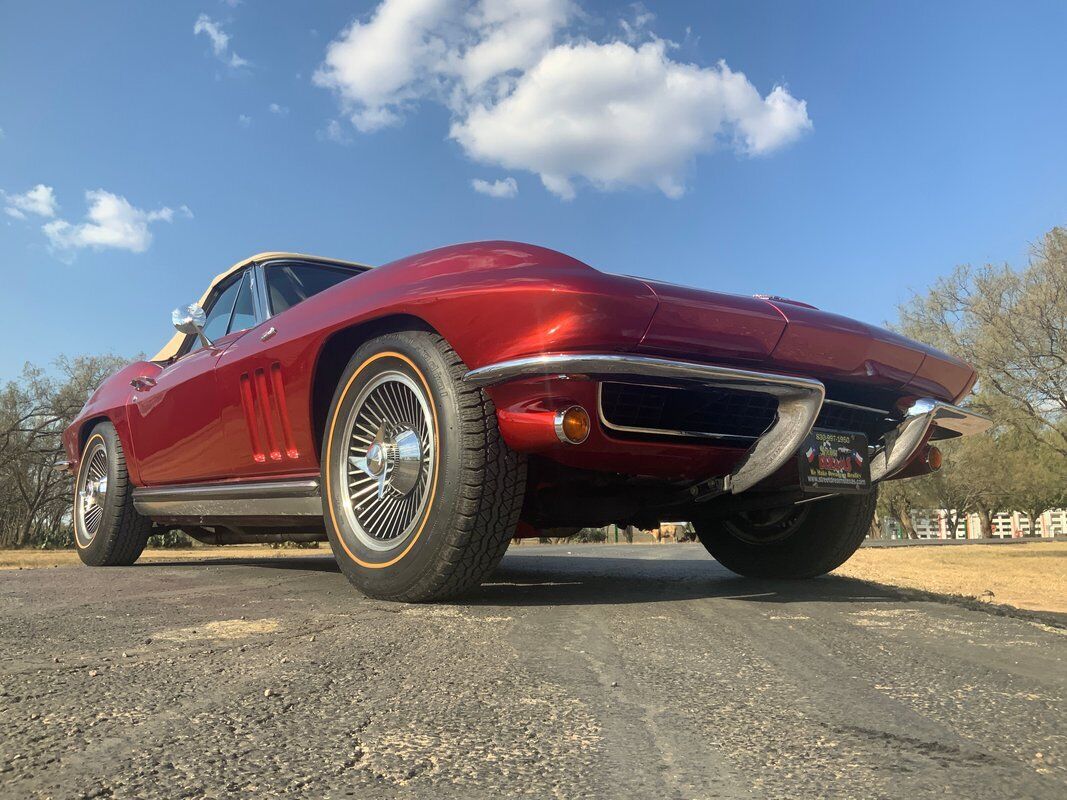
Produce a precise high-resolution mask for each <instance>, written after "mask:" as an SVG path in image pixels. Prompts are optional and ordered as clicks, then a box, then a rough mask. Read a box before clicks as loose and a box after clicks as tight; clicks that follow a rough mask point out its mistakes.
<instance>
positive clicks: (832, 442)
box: [797, 428, 871, 494]
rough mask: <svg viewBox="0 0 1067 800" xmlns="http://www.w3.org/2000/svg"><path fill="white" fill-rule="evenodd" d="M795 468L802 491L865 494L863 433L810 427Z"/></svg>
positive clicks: (866, 462) (866, 475)
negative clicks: (798, 474) (810, 429)
mask: <svg viewBox="0 0 1067 800" xmlns="http://www.w3.org/2000/svg"><path fill="white" fill-rule="evenodd" d="M797 472H799V473H800V488H801V489H803V490H804V491H805V492H820V493H823V494H825V493H826V492H834V493H836V494H866V493H867V492H869V491H870V490H871V465H870V459H869V458H868V453H867V436H866V434H863V433H856V432H855V431H832V430H827V429H825V428H814V429H813V430H812V431H811V433H809V434H808V437H807V438H806V439H805V440H804V443H803V444H802V445H801V446H800V452H799V453H798V454H797Z"/></svg>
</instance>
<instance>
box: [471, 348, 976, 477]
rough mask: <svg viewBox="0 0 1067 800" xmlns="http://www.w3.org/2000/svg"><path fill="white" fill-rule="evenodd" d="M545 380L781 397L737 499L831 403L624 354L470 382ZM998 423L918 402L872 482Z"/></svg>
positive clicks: (785, 388) (480, 372)
mask: <svg viewBox="0 0 1067 800" xmlns="http://www.w3.org/2000/svg"><path fill="white" fill-rule="evenodd" d="M538 377H543V378H570V379H586V380H600V379H605V378H606V379H610V380H614V381H625V380H626V379H627V378H633V379H636V380H642V381H646V382H647V381H648V380H650V379H660V380H664V381H670V382H672V383H679V382H680V383H692V384H695V385H702V386H711V387H715V388H719V389H737V390H742V391H747V392H759V393H762V394H769V395H773V396H775V397H776V398H778V414H777V418H776V420H775V422H774V424H773V425H771V426H770V427H769V428H768V429H767V430H766V431H764V433H763V435H762V436H760V437H759V438H758V439H757V440H756V441H755V443H754V444H753V445H752V446H751V447H750V448H749V449H748V451H747V452H746V453H745V455H744V457H743V458H742V459H741V461H740V462H738V464H737V465H736V466H735V467H734V469H733V471H732V472H731V473H730V474H729V475H728V476H726V478H725V479H724V480H723V489H724V490H725V491H729V492H731V493H734V494H736V493H738V492H743V491H745V490H746V489H749V488H751V487H752V486H754V485H756V484H757V483H759V482H760V481H762V480H764V479H765V478H768V477H770V476H771V475H773V474H774V473H775V472H776V471H777V470H778V469H779V468H780V467H781V466H782V465H783V464H785V462H786V461H788V460H789V459H790V457H792V456H793V455H794V454H795V453H796V452H797V450H798V449H799V448H800V444H801V443H802V442H803V441H804V439H805V438H806V437H807V435H808V434H809V433H810V432H811V429H812V426H813V425H814V424H815V420H816V418H818V416H819V412H820V410H821V409H822V404H823V400H824V399H825V397H826V388H825V387H824V386H823V384H822V383H821V382H820V381H817V380H813V379H811V378H799V377H795V376H792V375H778V374H774V373H769V372H755V371H751V370H743V369H734V368H732V367H717V366H713V365H710V364H696V363H692V362H687V361H674V360H670V359H665V358H652V357H648V356H634V355H624V354H612V355H608V354H605V355H600V354H559V355H543V356H533V357H529V358H517V359H514V360H512V361H502V362H499V363H497V364H490V365H488V366H485V367H480V368H478V369H473V370H471V371H470V372H468V373H467V375H466V376H465V378H464V380H465V381H466V382H467V383H470V384H472V385H474V386H479V387H487V386H495V385H498V384H501V383H508V382H510V381H515V380H523V379H526V378H538ZM991 424H992V422H991V421H990V420H989V419H987V418H986V417H983V416H981V415H980V414H975V413H974V412H971V411H966V410H965V409H962V408H957V407H956V406H953V405H949V404H947V403H942V402H940V401H937V400H932V399H930V398H923V399H922V400H918V401H916V402H915V403H914V404H913V405H912V407H911V408H909V409H908V411H907V412H906V414H905V418H904V421H903V422H901V423H900V425H899V427H898V428H897V429H896V430H895V431H893V432H891V433H890V434H888V435H887V436H886V437H885V439H886V441H885V443H884V446H882V447H881V448H880V449H878V450H876V451H875V454H874V455H873V456H872V461H871V480H872V481H878V480H882V479H884V478H887V477H890V476H891V475H893V474H894V473H895V472H897V471H899V470H900V469H901V468H903V467H904V466H905V465H906V464H907V463H908V462H909V461H910V459H911V457H912V455H913V454H914V453H915V451H916V450H918V448H919V447H920V446H921V445H922V443H923V441H925V439H926V435H927V433H928V432H929V431H930V429H931V428H933V427H937V428H943V429H946V431H947V432H951V433H950V434H949V435H955V436H963V435H969V434H972V433H980V432H981V431H984V430H985V429H986V428H988V427H989V426H990V425H991Z"/></svg>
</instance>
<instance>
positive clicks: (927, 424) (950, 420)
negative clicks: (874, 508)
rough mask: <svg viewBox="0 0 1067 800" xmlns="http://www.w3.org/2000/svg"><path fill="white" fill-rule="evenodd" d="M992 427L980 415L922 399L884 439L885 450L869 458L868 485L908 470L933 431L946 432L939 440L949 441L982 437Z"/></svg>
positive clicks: (909, 409) (987, 418)
mask: <svg viewBox="0 0 1067 800" xmlns="http://www.w3.org/2000/svg"><path fill="white" fill-rule="evenodd" d="M992 424H993V420H991V419H990V418H989V417H986V416H983V415H982V414H976V413H975V412H974V411H968V410H967V409H965V408H960V407H959V406H954V405H951V404H950V403H943V402H941V401H940V400H934V399H933V398H932V397H922V398H920V399H918V400H916V401H915V402H914V403H912V405H911V406H910V407H909V408H908V410H907V411H905V412H904V421H903V422H901V423H900V424H899V425H898V426H897V428H896V430H894V431H891V432H890V433H887V434H886V435H885V441H886V444H885V446H884V447H882V448H881V449H879V450H878V451H877V452H876V453H875V454H874V456H872V457H871V483H875V482H877V481H882V480H885V479H886V478H891V477H892V476H893V475H895V474H896V473H897V472H899V471H900V470H901V469H903V468H904V467H905V466H907V465H908V463H909V462H910V461H911V458H912V456H913V455H914V454H915V451H916V450H918V449H919V447H921V446H922V443H923V442H925V441H926V437H927V434H928V433H930V431H931V429H933V428H938V429H940V430H942V431H944V432H945V434H946V435H943V436H939V437H938V438H943V439H949V438H954V437H957V436H972V435H974V434H976V433H982V432H983V431H985V430H987V429H988V428H989V427H990V426H991V425H992Z"/></svg>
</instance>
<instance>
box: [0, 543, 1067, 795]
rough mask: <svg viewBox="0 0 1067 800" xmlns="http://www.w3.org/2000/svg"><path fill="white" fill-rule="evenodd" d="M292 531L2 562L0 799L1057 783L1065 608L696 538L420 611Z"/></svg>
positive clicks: (823, 791) (1064, 749) (514, 568)
mask: <svg viewBox="0 0 1067 800" xmlns="http://www.w3.org/2000/svg"><path fill="white" fill-rule="evenodd" d="M309 553H310V554H307V555H305V554H302V553H301V551H294V556H293V557H292V558H284V559H272V560H259V561H256V560H251V559H249V560H241V559H230V560H225V561H220V560H214V561H203V562H196V561H190V562H186V561H181V562H172V563H164V564H159V563H154V564H146V565H139V566H134V567H128V568H111V569H89V568H84V567H61V568H56V569H40V570H24V571H20V572H8V573H6V574H4V575H2V577H0V721H2V725H0V730H2V736H0V796H2V797H5V798H6V797H11V798H28V797H55V798H68V797H69V798H77V797H115V798H120V797H121V798H155V797H168V798H173V797H197V798H199V797H227V798H231V797H232V798H243V797H249V798H251V797H257V798H262V797H274V796H282V795H285V796H291V797H323V798H333V797H349V796H351V797H376V798H378V797H380V798H439V797H501V796H526V797H537V798H575V797H589V798H601V797H604V798H615V797H655V798H657V800H666V799H668V798H711V797H716V798H795V797H811V796H822V797H841V798H852V797H865V798H897V797H900V798H908V800H915V799H916V798H924V797H935V796H936V797H942V796H959V797H968V798H971V800H979V799H980V798H1002V797H1008V796H1010V797H1015V798H1061V797H1064V796H1067V714H1065V707H1067V706H1065V686H1067V663H1065V657H1067V629H1064V628H1063V627H1060V626H1058V625H1057V624H1046V623H1044V622H1041V621H1040V620H1035V619H1025V618H1015V617H1010V616H1002V615H996V614H992V613H987V612H986V611H983V610H981V609H975V608H968V607H964V606H960V605H954V604H950V603H945V602H934V601H931V600H924V599H916V598H914V597H904V596H901V595H898V594H895V593H893V592H891V591H889V590H887V589H883V588H880V587H874V586H872V585H870V584H865V583H861V582H858V581H853V580H848V579H844V578H838V577H828V578H822V579H819V580H816V581H810V582H806V583H788V584H782V583H773V582H765V581H754V580H747V579H741V578H737V577H734V576H732V575H731V574H730V573H728V572H727V571H726V570H724V569H723V568H721V567H720V566H719V565H718V564H716V563H715V562H714V561H712V560H711V559H710V558H708V557H707V555H706V553H705V552H704V550H703V549H702V548H700V547H699V545H663V546H632V547H627V546H597V545H592V546H589V545H586V546H582V545H572V546H567V545H563V546H551V547H519V548H512V549H511V550H510V551H509V553H508V555H507V557H506V558H505V560H504V562H503V564H502V565H501V567H500V569H499V570H498V572H497V574H496V575H495V576H494V577H493V578H492V580H491V581H490V582H489V583H488V584H487V585H486V586H485V587H483V589H482V590H481V591H480V592H479V593H477V594H476V595H473V596H472V597H470V598H468V599H467V600H465V601H463V602H459V603H455V604H449V605H432V606H429V605H428V606H405V605H398V604H391V603H384V602H380V601H376V600H369V599H366V598H364V597H362V596H360V595H359V594H358V593H356V591H355V590H354V589H352V588H351V587H350V586H349V585H348V583H347V582H346V581H345V580H344V578H343V577H342V576H341V575H340V573H338V572H337V570H336V568H335V567H334V565H333V562H332V560H331V559H330V558H329V557H328V551H327V552H325V553H324V552H323V551H317V552H315V551H309Z"/></svg>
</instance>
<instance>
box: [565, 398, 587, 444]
mask: <svg viewBox="0 0 1067 800" xmlns="http://www.w3.org/2000/svg"><path fill="white" fill-rule="evenodd" d="M591 428H592V423H591V422H590V421H589V412H588V411H586V410H585V409H584V408H582V407H581V406H571V407H570V408H565V409H563V410H562V411H557V412H556V436H558V437H559V440H560V441H561V442H566V443H567V444H581V443H582V442H584V441H585V440H586V439H588V438H589V431H590V429H591Z"/></svg>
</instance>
